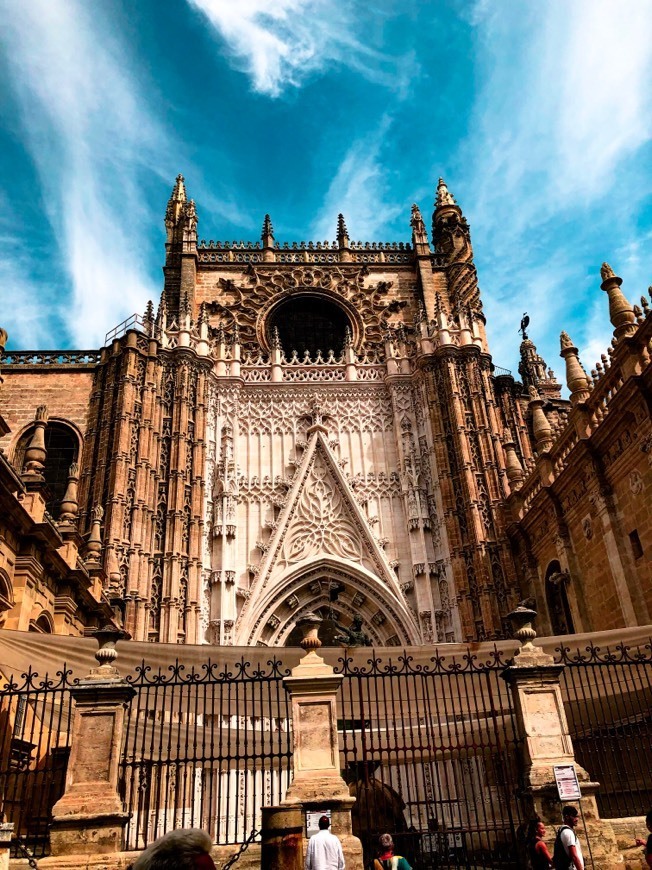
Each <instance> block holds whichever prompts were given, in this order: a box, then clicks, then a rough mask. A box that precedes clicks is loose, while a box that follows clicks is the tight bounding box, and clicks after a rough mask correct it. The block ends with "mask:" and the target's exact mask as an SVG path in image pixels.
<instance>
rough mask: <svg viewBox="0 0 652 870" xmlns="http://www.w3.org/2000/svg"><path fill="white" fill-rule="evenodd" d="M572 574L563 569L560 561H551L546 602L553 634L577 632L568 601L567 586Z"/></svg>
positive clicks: (547, 579) (548, 571)
mask: <svg viewBox="0 0 652 870" xmlns="http://www.w3.org/2000/svg"><path fill="white" fill-rule="evenodd" d="M569 583H570V576H569V574H568V572H567V571H562V570H561V565H560V564H559V562H557V561H555V562H551V563H550V564H549V565H548V570H547V571H546V604H547V605H548V616H549V617H550V627H551V629H552V633H553V635H560V634H575V626H574V624H573V617H572V614H571V609H570V603H569V601H568V591H567V586H568V584H569Z"/></svg>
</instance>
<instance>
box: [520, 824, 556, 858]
mask: <svg viewBox="0 0 652 870" xmlns="http://www.w3.org/2000/svg"><path fill="white" fill-rule="evenodd" d="M545 833H546V828H545V825H544V824H543V822H542V821H541V819H538V818H537V819H533V820H532V821H531V822H530V823H529V825H528V829H527V838H526V840H525V849H526V852H527V857H528V860H529V861H530V867H531V868H532V870H550V868H551V867H553V866H554V865H553V863H552V855H551V854H550V852H549V851H548V847H547V846H546V844H545V842H544V840H543V838H544V836H545Z"/></svg>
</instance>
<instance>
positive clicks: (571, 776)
mask: <svg viewBox="0 0 652 870" xmlns="http://www.w3.org/2000/svg"><path fill="white" fill-rule="evenodd" d="M554 770H555V781H556V783H557V791H558V792H559V800H560V801H561V802H562V803H564V802H565V801H578V800H580V799H581V797H582V792H581V791H580V784H579V782H578V779H577V772H576V770H575V765H574V764H556V765H555V767H554Z"/></svg>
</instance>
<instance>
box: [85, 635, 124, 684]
mask: <svg viewBox="0 0 652 870" xmlns="http://www.w3.org/2000/svg"><path fill="white" fill-rule="evenodd" d="M93 637H94V638H95V640H96V641H97V646H98V650H97V652H96V653H95V659H96V661H97V663H98V664H99V668H96V669H95V670H94V671H91V675H92V676H94V677H96V678H97V677H100V676H102V677H114V678H115V677H119V676H120V674H119V672H118V669H117V668H116V667H115V665H114V662H115V660H116V659H117V658H118V651H117V650H116V648H115V645H116V643H117V642H118V641H119V640H130V638H131V635H130V634H129V632H127V631H123V630H122V629H121V628H116V627H115V625H111V624H108V625H103V626H102V628H98V629H97V630H96V631H94V632H93Z"/></svg>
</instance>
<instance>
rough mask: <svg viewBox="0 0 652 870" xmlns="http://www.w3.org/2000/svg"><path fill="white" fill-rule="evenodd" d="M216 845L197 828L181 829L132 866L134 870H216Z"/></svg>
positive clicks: (158, 842) (156, 844)
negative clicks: (214, 858)
mask: <svg viewBox="0 0 652 870" xmlns="http://www.w3.org/2000/svg"><path fill="white" fill-rule="evenodd" d="M212 848H213V841H212V840H211V838H210V837H209V836H208V834H207V833H206V832H205V831H200V830H199V829H198V828H180V829H179V830H177V831H168V833H167V834H164V835H163V836H162V837H159V838H158V840H156V841H155V842H154V843H152V844H151V846H148V847H147V848H146V849H145V851H144V852H141V854H140V855H139V856H138V858H137V859H136V860H135V861H134V863H133V864H132V865H131V870H216V867H215V864H214V862H213V859H212V858H211V855H210V852H211V849H212Z"/></svg>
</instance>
